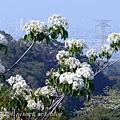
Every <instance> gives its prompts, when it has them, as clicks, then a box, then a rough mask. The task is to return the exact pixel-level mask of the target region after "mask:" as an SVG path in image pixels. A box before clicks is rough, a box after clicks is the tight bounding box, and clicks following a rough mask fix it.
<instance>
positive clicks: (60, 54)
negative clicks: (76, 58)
mask: <svg viewBox="0 0 120 120" xmlns="http://www.w3.org/2000/svg"><path fill="white" fill-rule="evenodd" d="M68 57H69V52H68V51H65V50H61V51H58V54H57V55H56V59H57V60H58V61H60V60H62V59H63V58H68Z"/></svg>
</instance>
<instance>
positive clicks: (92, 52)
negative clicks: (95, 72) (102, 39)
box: [87, 48, 97, 57]
mask: <svg viewBox="0 0 120 120" xmlns="http://www.w3.org/2000/svg"><path fill="white" fill-rule="evenodd" d="M91 56H97V51H96V50H95V49H93V48H91V49H90V50H88V51H87V57H91Z"/></svg>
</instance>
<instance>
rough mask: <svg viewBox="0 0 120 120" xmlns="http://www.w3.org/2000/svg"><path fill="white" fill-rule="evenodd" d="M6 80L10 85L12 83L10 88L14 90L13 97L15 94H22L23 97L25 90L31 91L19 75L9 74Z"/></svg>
mask: <svg viewBox="0 0 120 120" xmlns="http://www.w3.org/2000/svg"><path fill="white" fill-rule="evenodd" d="M6 81H7V82H8V83H9V84H10V85H12V89H13V90H15V93H14V96H13V97H15V96H16V95H22V96H23V97H26V95H27V94H26V92H27V93H29V94H30V92H31V91H32V90H31V89H30V87H29V86H28V85H27V83H26V81H25V80H24V79H23V78H22V77H21V76H20V75H16V76H15V77H13V76H11V77H10V78H9V79H8V80H6ZM25 91H26V92H25Z"/></svg>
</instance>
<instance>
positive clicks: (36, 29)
mask: <svg viewBox="0 0 120 120" xmlns="http://www.w3.org/2000/svg"><path fill="white" fill-rule="evenodd" d="M22 30H24V31H25V32H26V34H29V33H30V31H31V32H33V33H34V34H35V35H37V34H38V33H43V34H47V33H48V27H47V25H46V23H45V22H40V21H39V20H38V21H35V20H31V21H30V22H28V23H26V24H25V26H24V27H23V29H22Z"/></svg>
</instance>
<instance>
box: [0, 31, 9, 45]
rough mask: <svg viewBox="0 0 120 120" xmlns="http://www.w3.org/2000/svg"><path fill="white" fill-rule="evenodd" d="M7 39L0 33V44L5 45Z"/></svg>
mask: <svg viewBox="0 0 120 120" xmlns="http://www.w3.org/2000/svg"><path fill="white" fill-rule="evenodd" d="M7 43H8V41H7V40H6V38H5V36H4V35H3V34H1V33H0V44H3V45H6V44H7Z"/></svg>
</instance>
